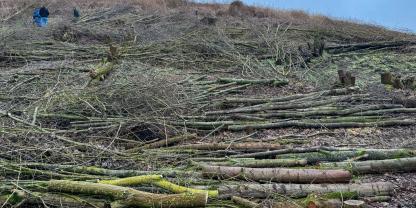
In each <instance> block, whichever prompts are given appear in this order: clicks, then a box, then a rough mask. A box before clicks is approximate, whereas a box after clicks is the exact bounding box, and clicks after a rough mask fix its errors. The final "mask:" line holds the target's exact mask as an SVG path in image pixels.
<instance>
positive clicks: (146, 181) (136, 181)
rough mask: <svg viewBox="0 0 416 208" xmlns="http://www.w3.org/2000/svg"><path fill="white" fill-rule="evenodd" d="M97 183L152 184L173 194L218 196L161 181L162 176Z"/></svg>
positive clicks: (214, 193)
mask: <svg viewBox="0 0 416 208" xmlns="http://www.w3.org/2000/svg"><path fill="white" fill-rule="evenodd" d="M99 183H102V184H110V185H116V186H138V185H143V184H152V185H155V186H158V187H160V188H163V189H166V190H169V191H171V192H173V193H208V196H209V197H212V198H215V197H217V196H218V191H217V190H200V189H193V188H188V187H184V186H179V185H176V184H174V183H171V182H170V181H168V180H166V179H163V178H162V176H158V175H148V176H135V177H128V178H121V179H114V180H103V181H100V182H99Z"/></svg>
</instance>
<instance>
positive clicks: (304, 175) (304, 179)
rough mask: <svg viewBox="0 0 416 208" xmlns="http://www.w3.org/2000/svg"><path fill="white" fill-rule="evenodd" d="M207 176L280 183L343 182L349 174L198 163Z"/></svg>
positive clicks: (345, 172) (332, 171)
mask: <svg viewBox="0 0 416 208" xmlns="http://www.w3.org/2000/svg"><path fill="white" fill-rule="evenodd" d="M200 166H201V168H202V170H203V175H204V176H207V177H220V178H227V179H229V178H239V179H245V180H254V181H274V182H282V183H345V182H348V181H349V180H350V179H351V174H350V172H348V171H344V170H316V169H288V168H243V167H225V166H210V165H205V164H202V165H200Z"/></svg>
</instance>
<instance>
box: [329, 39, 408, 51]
mask: <svg viewBox="0 0 416 208" xmlns="http://www.w3.org/2000/svg"><path fill="white" fill-rule="evenodd" d="M414 44H416V43H415V42H413V41H385V42H368V43H357V44H348V45H339V46H331V47H326V50H327V51H328V52H329V53H332V54H339V53H347V52H352V51H357V50H364V49H372V50H376V49H382V48H392V47H400V46H406V45H414Z"/></svg>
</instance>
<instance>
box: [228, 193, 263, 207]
mask: <svg viewBox="0 0 416 208" xmlns="http://www.w3.org/2000/svg"><path fill="white" fill-rule="evenodd" d="M231 201H233V202H234V203H236V204H237V205H240V206H242V207H244V208H260V207H261V206H260V204H258V203H256V202H252V201H250V200H248V199H244V198H241V197H238V196H233V197H231Z"/></svg>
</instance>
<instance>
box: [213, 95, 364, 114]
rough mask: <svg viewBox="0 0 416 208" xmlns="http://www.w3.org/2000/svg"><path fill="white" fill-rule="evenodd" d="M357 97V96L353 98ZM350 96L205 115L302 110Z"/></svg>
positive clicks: (342, 99) (347, 98)
mask: <svg viewBox="0 0 416 208" xmlns="http://www.w3.org/2000/svg"><path fill="white" fill-rule="evenodd" d="M354 97H357V96H354ZM354 97H352V96H340V97H335V98H328V99H325V100H319V101H309V102H302V103H289V104H287V103H266V104H262V105H256V106H249V107H242V108H236V109H231V110H219V111H210V112H207V113H206V115H219V114H232V113H253V112H259V111H265V110H287V109H304V108H311V107H316V106H323V105H328V104H331V103H336V102H343V101H347V100H352V99H354Z"/></svg>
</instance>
